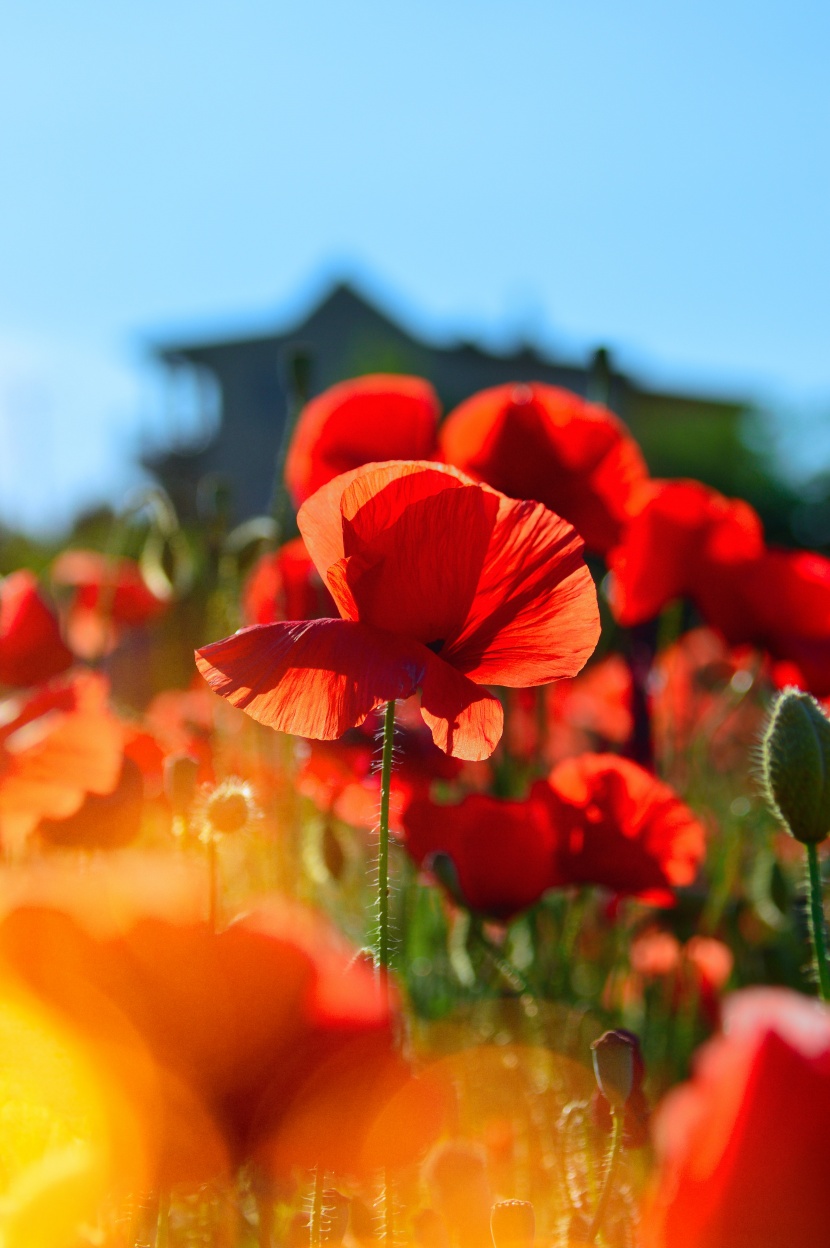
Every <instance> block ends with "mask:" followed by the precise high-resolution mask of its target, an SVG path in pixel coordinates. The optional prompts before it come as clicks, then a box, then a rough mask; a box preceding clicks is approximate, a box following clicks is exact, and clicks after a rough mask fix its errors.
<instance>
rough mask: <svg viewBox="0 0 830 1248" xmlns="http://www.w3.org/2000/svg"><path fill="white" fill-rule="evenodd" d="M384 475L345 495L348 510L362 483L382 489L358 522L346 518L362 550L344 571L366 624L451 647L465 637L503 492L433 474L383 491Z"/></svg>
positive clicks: (393, 484) (357, 517)
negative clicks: (462, 634) (380, 481)
mask: <svg viewBox="0 0 830 1248" xmlns="http://www.w3.org/2000/svg"><path fill="white" fill-rule="evenodd" d="M379 475H380V474H379V473H371V474H369V481H368V482H367V481H366V478H365V477H361V479H360V481H359V482H355V483H354V485H353V486H352V487H350V489H349V491H347V493H346V495H345V496H344V499H343V505H344V509H345V508H346V507H347V506H348V503H349V502H350V498H349V495H351V494H352V492H353V491H354V489H355V487H356V486H357V485H358V484H359V485H360V486H361V488H365V486H366V485H368V486H369V488H370V489H372V488H373V487H374V488H373V494H372V496H371V498H370V499H369V501H367V502H366V504H365V505H364V506H362V507H361V508H360V510H359V511H358V512H357V513H356V515H355V516H354V519H353V520H352V521H351V522H348V521H344V529H345V540H346V545H347V547H348V546H349V545H350V544H351V542H352V541H353V542H354V543H355V546H356V549H357V551H358V552H359V553H356V554H353V555H351V556H347V558H346V559H345V560H344V561H343V563H341V564H338V565H337V567H338V569H342V576H343V579H344V581H345V583H346V586H347V587H348V590H349V591H350V595H349V596H350V598H351V599H352V601H353V602H354V603H355V605H356V608H357V612H358V616H359V618H360V619H361V620H363V621H364V622H365V623H367V624H373V625H374V626H375V627H376V628H384V629H387V630H388V631H389V632H392V633H403V634H405V635H406V636H408V637H415V638H417V639H418V640H419V641H421V642H423V643H424V645H429V646H431V647H435V646H436V645H439V646H441V647H443V646H444V645H445V643H446V642H447V641H448V640H451V639H452V638H454V637H456V636H457V635H458V633H459V631H460V629H461V627H462V626H463V624H464V621H465V619H466V617H467V615H468V613H469V610H470V607H471V605H472V602H473V598H474V597H475V594H476V587H477V583H478V579H479V574H480V569H481V566H482V563H483V561H484V556H485V553H486V551H487V549H488V546H489V543H490V537H491V534H492V531H493V524H494V523H495V519H496V515H497V512H498V506H499V500H498V495H496V494H494V493H492V492H491V491H485V490H482V489H481V487H480V486H477V485H463V484H461V483H460V482H457V481H456V480H455V479H454V478H452V477H448V476H447V475H446V474H444V473H440V472H439V473H436V472H433V471H424V472H420V473H418V474H417V475H408V476H405V477H399V478H398V479H397V480H394V479H393V480H391V481H389V482H388V484H387V485H385V486H384V487H383V488H381V489H380V490H378V489H377V477H378V476H379ZM384 475H385V474H384ZM436 480H437V482H438V483H440V487H441V488H440V489H438V490H435V488H434V487H435V484H436ZM388 517H391V519H390V521H389V522H388V523H387V522H386V521H387V518H388ZM350 530H351V532H350ZM334 572H335V569H329V579H330V583H331V584H332V585H334V584H335V582H334V580H333V574H334ZM343 609H344V608H343V605H341V607H340V610H341V612H342V611H343Z"/></svg>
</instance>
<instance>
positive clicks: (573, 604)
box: [442, 498, 599, 687]
mask: <svg viewBox="0 0 830 1248" xmlns="http://www.w3.org/2000/svg"><path fill="white" fill-rule="evenodd" d="M598 638H599V609H598V607H597V596H596V590H595V589H594V584H593V581H592V579H591V574H590V572H589V571H588V569H587V567H586V566H585V563H584V562H583V559H582V541H581V539H580V538H579V536H578V535H577V533H576V532H575V530H574V529H573V528H572V527H571V525H569V524H568V523H567V521H565V520H562V519H561V518H560V517H559V516H556V515H554V514H553V512H551V511H548V510H547V508H545V507H543V506H542V505H541V503H529V502H515V501H513V500H512V499H508V498H502V500H501V502H500V505H499V512H498V517H497V520H496V524H495V526H494V528H493V533H492V536H491V538H490V544H489V547H488V550H487V554H486V555H485V559H484V566H483V568H482V571H481V576H480V578H479V583H478V587H477V590H476V596H475V599H474V600H473V603H472V607H471V610H470V613H469V615H468V618H467V621H466V623H465V625H464V628H463V630H462V633H461V635H460V636H459V637H458V639H457V640H456V641H455V642H454V643H453V644H452V645H451V646H450V647H448V648H447V650H446V651H445V652H443V654H442V657H443V658H445V659H446V660H447V662H448V663H452V664H453V666H454V667H458V668H460V670H461V671H463V672H465V673H466V674H467V675H468V676H469V677H470V678H471V679H472V680H474V681H478V682H482V683H487V684H495V685H510V686H518V687H522V686H530V685H542V684H547V683H548V682H550V681H552V680H559V679H560V678H561V677H563V676H574V675H576V673H577V672H578V671H580V669H581V668H582V667H583V666H584V664H585V662H586V661H587V659H588V658H589V657H590V655H591V654H592V653H593V651H594V647H595V646H596V643H597V640H598Z"/></svg>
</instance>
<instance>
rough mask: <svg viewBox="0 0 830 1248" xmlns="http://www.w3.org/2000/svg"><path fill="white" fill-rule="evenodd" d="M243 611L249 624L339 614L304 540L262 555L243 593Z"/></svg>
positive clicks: (308, 618) (252, 570) (314, 618)
mask: <svg viewBox="0 0 830 1248" xmlns="http://www.w3.org/2000/svg"><path fill="white" fill-rule="evenodd" d="M242 611H243V614H244V617H245V620H246V621H247V622H248V623H249V624H273V623H275V622H276V621H277V620H318V619H321V618H323V617H331V616H333V615H334V614H335V612H336V611H337V608H336V606H335V605H334V599H333V598H332V596H331V594H330V593H329V591H328V590H327V589H326V587H325V585H324V584H323V582H322V580H321V579H320V573H319V572H318V571H317V569H316V568H315V566H314V564H313V563H312V561H311V556H310V555H309V553H308V551H307V550H306V545H305V542H304V541H303V539H302V538H301V537H295V538H294V539H293V541H290V542H286V543H285V545H284V546H281V547H280V549H279V550H275V551H272V552H269V553H268V554H266V555H263V556H262V557H261V558H260V559H258V560H257V562H256V563H255V564H254V566H253V568H252V569H251V573H250V575H249V577H248V579H247V581H246V582H245V588H244V590H243V591H242Z"/></svg>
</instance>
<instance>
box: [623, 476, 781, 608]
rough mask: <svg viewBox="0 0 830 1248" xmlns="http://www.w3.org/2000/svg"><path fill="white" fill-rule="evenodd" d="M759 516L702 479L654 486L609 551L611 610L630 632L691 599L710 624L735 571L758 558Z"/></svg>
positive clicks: (731, 586)
mask: <svg viewBox="0 0 830 1248" xmlns="http://www.w3.org/2000/svg"><path fill="white" fill-rule="evenodd" d="M763 550H764V535H763V529H762V526H761V521H760V518H759V516H758V514H757V512H755V511H754V510H753V508H752V507H750V505H749V503H745V502H743V501H742V500H741V499H728V498H724V496H723V495H722V494H719V493H718V492H717V491H716V490H712V489H710V488H709V487H708V486H706V485H702V484H701V482H700V481H660V482H654V483H653V484H652V486H651V489H650V493H649V496H648V499H647V501H646V502H645V504H644V506H643V507H642V508H641V509H640V510H639V511H638V512H637V514H636V515H635V516H634V517H633V518H632V519H631V520H630V522H629V524H628V526H627V527H626V530H625V532H624V534H623V537H622V540H621V542H620V543H619V545H618V546H617V547H616V548H615V549H614V550H613V551H612V552H611V555H610V558H609V565H610V568H611V572H612V593H611V605H612V608H613V610H614V615H615V616H616V619H617V620H618V622H619V623H620V624H623V625H624V626H626V627H630V626H631V625H633V624H641V623H643V622H644V621H645V620H650V619H652V618H653V617H654V616H656V615H658V614H659V612H660V611H662V609H663V607H665V606H666V605H667V604H668V603H670V602H672V601H673V600H674V599H675V598H683V597H685V598H691V599H692V601H693V602H694V603H695V604H696V606H697V607H698V608H699V609H700V611H701V612H702V613H703V615H704V616H705V618H706V619H707V621H708V622H709V623H713V622H714V621H713V620H712V618H711V615H712V614H715V615H717V614H718V609H719V607H721V608H722V604H724V603H725V602H728V600H729V596H730V593H732V592H734V581H733V579H732V578H733V573H734V569H735V568H736V567H738V566H739V565H741V564H743V563H745V562H746V561H747V560H751V559H755V558H757V557H758V556H760V555H761V554H762V553H763Z"/></svg>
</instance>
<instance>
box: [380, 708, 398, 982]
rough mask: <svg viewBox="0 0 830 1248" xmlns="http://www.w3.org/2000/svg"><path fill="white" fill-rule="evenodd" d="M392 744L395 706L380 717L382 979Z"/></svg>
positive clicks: (382, 970)
mask: <svg viewBox="0 0 830 1248" xmlns="http://www.w3.org/2000/svg"><path fill="white" fill-rule="evenodd" d="M394 742H395V703H394V701H392V702H387V703H386V713H385V714H384V717H383V754H382V757H381V768H380V828H379V829H378V927H377V944H376V949H375V966H376V967H377V968H378V971H379V973H380V974H381V975H385V974H386V972H387V971H388V969H389V797H390V793H391V789H392V747H393V745H394Z"/></svg>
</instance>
